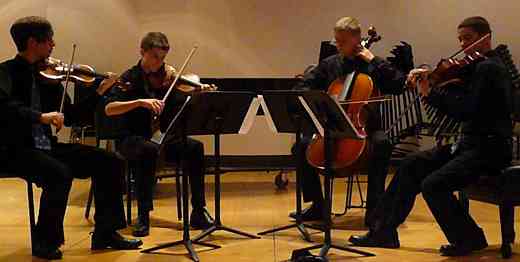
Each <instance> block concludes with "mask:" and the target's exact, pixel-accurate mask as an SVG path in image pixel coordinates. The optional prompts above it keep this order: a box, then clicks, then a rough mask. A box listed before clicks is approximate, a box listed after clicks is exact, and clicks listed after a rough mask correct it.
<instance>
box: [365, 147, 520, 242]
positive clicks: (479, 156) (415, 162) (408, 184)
mask: <svg viewBox="0 0 520 262" xmlns="http://www.w3.org/2000/svg"><path fill="white" fill-rule="evenodd" d="M450 146H451V145H446V146H442V147H438V148H434V149H432V150H428V151H422V152H418V153H415V154H412V155H410V156H408V157H406V158H405V159H404V160H403V162H402V163H401V165H400V167H399V169H398V171H397V173H396V174H395V176H394V178H393V179H392V181H391V183H390V185H389V186H388V188H387V190H386V192H385V193H384V195H383V197H382V198H381V200H380V201H379V203H378V204H377V207H376V209H375V210H374V212H373V214H372V216H371V217H370V218H369V226H370V229H371V230H372V231H378V230H395V229H397V227H398V226H399V225H400V224H402V223H403V222H404V221H405V219H406V217H407V216H408V215H409V214H410V212H411V210H412V208H413V205H414V202H415V198H416V196H417V194H419V193H421V192H422V195H423V197H424V199H425V200H426V203H427V204H428V207H429V209H430V211H431V213H432V214H433V216H434V217H435V220H436V221H437V223H438V224H439V226H440V227H441V229H442V231H443V232H444V234H445V235H446V238H447V239H448V241H449V242H450V243H452V244H461V245H463V244H464V243H467V242H468V241H469V240H472V239H475V240H477V239H481V238H482V237H483V235H482V231H481V229H480V228H479V227H478V225H477V224H476V223H475V221H474V220H473V219H472V218H471V216H470V215H469V213H468V212H467V211H466V210H465V209H464V208H463V207H462V205H461V203H460V202H459V201H458V200H457V198H456V197H455V195H454V191H458V190H461V189H463V188H464V187H466V186H468V185H470V184H471V183H474V182H476V181H477V180H478V178H479V176H480V175H493V174H499V172H500V169H502V168H504V167H505V166H506V165H508V164H509V163H510V161H511V143H510V142H509V141H508V140H502V139H501V140H488V141H484V140H481V141H474V142H463V143H461V144H460V146H459V149H458V150H457V151H455V152H454V153H452V151H451V148H450Z"/></svg>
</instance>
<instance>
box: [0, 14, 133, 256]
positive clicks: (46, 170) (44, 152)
mask: <svg viewBox="0 0 520 262" xmlns="http://www.w3.org/2000/svg"><path fill="white" fill-rule="evenodd" d="M10 32H11V36H12V38H13V41H14V43H15V45H16V48H17V49H18V54H17V55H16V57H14V58H13V59H10V60H7V61H4V62H3V63H1V64H0V111H2V114H1V116H0V119H1V120H2V123H3V124H2V127H1V128H0V137H1V141H0V147H1V148H0V150H3V151H5V153H6V155H5V158H6V159H2V163H3V164H2V165H3V166H2V167H1V168H2V170H3V169H4V168H5V169H6V170H7V172H10V173H14V174H16V175H18V176H20V177H22V178H25V179H29V180H31V181H34V182H35V183H36V185H38V186H39V187H41V188H42V189H43V192H42V195H41V199H40V209H39V212H38V213H39V214H38V222H37V224H36V230H35V232H34V236H33V237H34V238H35V239H34V246H33V255H34V256H37V257H40V258H45V259H60V258H61V257H62V252H61V251H60V249H59V247H60V246H61V245H62V244H63V243H64V240H65V238H64V232H63V220H64V216H65V210H66V208H67V201H68V195H69V191H70V188H71V185H72V180H73V178H87V177H92V182H93V183H94V195H95V198H94V199H95V205H96V214H95V216H94V219H95V222H96V224H95V227H94V233H93V235H92V243H91V248H92V249H93V250H97V249H105V248H109V247H112V248H114V249H135V248H138V247H139V246H140V245H141V244H142V242H141V241H140V240H131V239H126V238H124V237H123V236H121V235H120V234H119V233H118V232H117V230H119V229H122V228H124V227H126V221H125V216H124V210H123V199H122V191H123V180H122V179H123V171H124V166H123V162H122V160H121V159H119V158H118V157H117V156H116V155H114V154H111V153H108V152H106V151H104V150H101V149H97V148H95V147H90V146H85V145H80V144H63V143H58V142H57V138H56V137H55V136H53V135H52V131H51V125H52V126H54V127H56V129H57V130H59V129H61V128H62V127H63V126H64V125H69V124H71V123H73V122H75V121H78V120H80V119H83V118H84V117H88V116H89V115H90V114H92V112H94V108H95V106H96V104H97V102H98V100H99V98H100V96H101V95H102V94H103V93H104V92H105V91H106V90H107V89H108V88H109V85H108V84H106V83H103V84H101V85H100V86H99V88H97V90H96V92H95V94H94V95H92V96H89V97H85V98H84V99H83V100H82V101H80V102H78V103H75V104H71V102H70V98H69V97H68V96H67V97H66V98H67V99H66V100H65V107H64V111H63V112H57V111H58V109H59V108H60V102H61V101H60V100H61V98H62V94H63V92H64V88H63V86H62V85H61V84H60V83H57V82H54V83H53V82H49V81H47V80H43V79H42V78H41V77H40V74H39V68H38V64H40V63H41V62H43V61H44V60H46V59H47V58H48V57H49V56H50V54H51V52H52V50H53V48H54V46H55V44H54V41H53V29H52V26H51V24H50V23H49V21H47V20H46V19H45V18H43V17H35V16H31V17H24V18H20V19H18V20H16V21H15V22H14V24H13V25H12V26H11V30H10Z"/></svg>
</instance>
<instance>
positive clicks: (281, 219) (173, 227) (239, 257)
mask: <svg viewBox="0 0 520 262" xmlns="http://www.w3.org/2000/svg"><path fill="white" fill-rule="evenodd" d="M273 175H274V173H271V174H266V173H235V174H228V175H224V176H223V178H222V181H223V183H222V190H223V194H222V209H223V210H222V216H223V223H224V225H227V226H231V227H234V228H237V229H240V230H243V231H247V232H250V233H257V232H260V231H263V230H266V229H270V228H272V227H276V226H281V225H285V224H287V223H288V222H289V219H288V217H287V214H288V213H289V212H290V211H291V210H293V209H294V195H295V194H294V175H291V176H290V178H291V182H292V183H291V184H289V189H288V190H287V191H276V190H275V187H274V185H273ZM362 179H365V177H362ZM89 186H90V180H75V182H74V185H73V188H72V192H71V195H70V197H69V207H68V209H67V215H66V219H65V238H66V243H65V245H64V246H63V247H62V251H63V253H64V259H63V261H96V262H104V261H110V262H118V261H140V262H145V261H154V262H159V261H190V260H189V259H188V257H187V256H186V252H185V250H184V249H183V248H176V249H169V250H164V252H163V253H162V254H141V253H139V251H112V250H108V251H103V252H95V253H92V252H91V251H90V249H89V247H90V236H89V232H90V231H91V230H92V215H91V219H90V220H86V219H85V218H84V217H83V215H84V211H85V204H86V199H87V196H88V190H89ZM364 187H365V185H363V188H364ZM35 191H36V196H35V198H36V200H38V199H39V195H40V190H39V189H36V190H35ZM363 191H364V190H363ZM213 193H214V191H213V177H208V179H207V183H206V195H207V202H208V204H209V205H208V206H209V210H210V212H212V211H213V199H214V198H213ZM26 195H27V194H26V189H25V183H24V182H23V181H22V180H19V179H2V180H0V199H1V200H0V213H1V214H2V215H1V216H0V230H1V236H2V240H1V244H0V261H9V262H15V261H40V260H39V259H36V258H32V257H31V255H30V244H29V226H28V215H27V199H26V197H27V196H26ZM175 195H176V194H175V184H174V179H171V178H169V179H164V180H162V181H160V182H159V183H158V185H157V190H156V195H155V211H153V212H152V229H151V234H150V236H149V237H145V238H143V241H144V247H145V248H148V247H153V246H154V245H156V244H159V243H163V242H168V241H173V240H179V239H181V237H182V231H181V227H182V223H181V222H179V221H177V215H176V207H175V205H176V200H175ZM354 197H355V198H354V200H355V203H358V200H359V196H358V194H357V190H356V191H355V194H354ZM37 202H38V201H37ZM344 203H345V180H343V179H342V180H337V181H336V183H335V191H334V209H335V210H336V211H340V210H342V209H343V205H344ZM470 210H471V213H472V214H473V216H474V218H475V219H476V221H477V222H478V223H479V224H480V225H481V226H482V227H483V228H484V231H485V233H486V236H487V239H488V242H489V244H490V247H488V248H487V249H486V250H484V251H482V252H478V253H475V254H474V255H473V256H470V257H465V258H457V259H453V258H446V257H441V256H440V255H439V253H438V251H437V250H438V248H439V246H440V245H442V244H445V243H446V240H445V238H444V236H443V235H442V232H441V231H440V229H439V227H438V226H437V225H436V223H435V221H434V220H433V217H432V216H431V214H430V212H429V211H428V209H427V207H426V205H425V202H424V200H423V199H422V198H421V197H420V196H419V197H418V199H417V201H416V206H415V208H414V210H413V212H412V214H411V216H410V217H409V218H408V220H407V222H406V223H405V224H404V225H403V226H401V227H400V229H399V234H400V240H401V248H400V249H397V250H388V249H377V248H364V249H363V250H366V251H369V252H373V253H375V254H376V255H377V256H375V257H365V258H363V257H360V256H358V255H355V254H351V253H347V252H343V251H337V250H331V252H330V260H331V261H399V262H403V261H421V262H427V261H501V259H500V256H499V252H498V249H499V247H500V225H499V222H498V221H499V218H498V208H497V207H495V206H492V205H488V204H482V203H477V202H473V201H472V202H471V204H470ZM133 211H134V217H135V214H136V207H135V203H134V208H133ZM363 215H364V211H363V210H360V209H355V210H351V211H349V213H348V214H347V215H346V216H343V217H337V218H334V219H333V221H334V228H335V229H334V231H333V235H332V238H333V242H335V243H337V244H339V245H346V244H347V238H348V237H349V236H350V235H351V234H357V233H360V232H364V231H365V230H366V229H365V228H364V227H363ZM518 217H519V214H518V211H517V216H516V218H517V219H516V221H517V226H518V221H519V219H518ZM517 228H518V227H517ZM122 232H123V233H124V234H130V230H129V229H126V230H123V231H122ZM198 232H199V231H192V236H193V235H195V234H197V233H198ZM311 232H313V234H312V238H313V239H314V240H315V241H321V239H322V234H320V233H316V232H315V231H312V230H311ZM206 241H209V242H211V243H215V244H219V245H222V246H223V248H221V249H218V250H204V248H200V249H197V250H199V253H198V254H199V256H200V258H201V260H202V261H226V262H228V261H255V262H260V261H287V260H288V259H289V257H290V255H291V252H292V250H293V249H297V248H302V247H306V246H309V244H308V243H306V242H305V241H303V240H302V239H301V238H300V235H299V233H298V232H297V231H296V230H295V229H291V230H288V231H283V232H279V233H277V234H276V235H268V236H264V237H262V239H258V240H250V239H244V238H241V237H239V236H236V235H233V234H228V233H224V232H217V233H215V234H214V235H213V236H211V237H209V238H207V239H206ZM519 250H520V248H519V246H515V247H514V252H516V253H518V252H520V251H519ZM519 257H520V256H519V255H517V254H514V256H513V258H512V259H511V260H510V261H515V260H517V259H519Z"/></svg>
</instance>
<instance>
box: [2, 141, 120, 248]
mask: <svg viewBox="0 0 520 262" xmlns="http://www.w3.org/2000/svg"><path fill="white" fill-rule="evenodd" d="M8 159H9V161H7V166H8V170H9V172H12V173H15V174H17V175H18V176H20V177H22V178H26V179H31V181H34V182H35V183H36V185H38V186H39V187H41V188H42V189H43V192H42V195H41V198H40V210H39V214H38V222H37V225H36V240H37V241H39V242H40V243H44V244H47V245H51V246H59V245H61V244H63V243H64V240H65V238H64V232H63V219H64V217H65V210H66V208H67V201H68V196H69V191H70V188H71V185H72V180H73V178H88V177H91V178H92V183H93V187H94V201H95V205H96V211H95V212H96V213H95V215H94V220H95V222H96V225H95V230H96V231H103V232H112V231H115V230H118V229H122V228H125V227H126V220H125V216H124V209H123V197H122V194H123V193H122V192H123V171H124V162H123V161H122V160H121V159H120V158H118V157H117V156H116V155H114V154H111V153H109V152H106V151H104V150H101V149H98V148H95V147H91V146H85V145H80V144H61V143H58V144H53V146H52V150H51V151H49V152H45V151H41V150H36V149H20V148H16V149H10V150H9V156H8Z"/></svg>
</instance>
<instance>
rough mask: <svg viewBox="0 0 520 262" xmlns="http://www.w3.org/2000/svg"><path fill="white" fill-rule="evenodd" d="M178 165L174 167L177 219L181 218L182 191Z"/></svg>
mask: <svg viewBox="0 0 520 262" xmlns="http://www.w3.org/2000/svg"><path fill="white" fill-rule="evenodd" d="M181 190H182V188H181V176H180V167H179V166H178V165H177V166H176V167H175V192H177V219H178V220H182V192H181Z"/></svg>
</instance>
